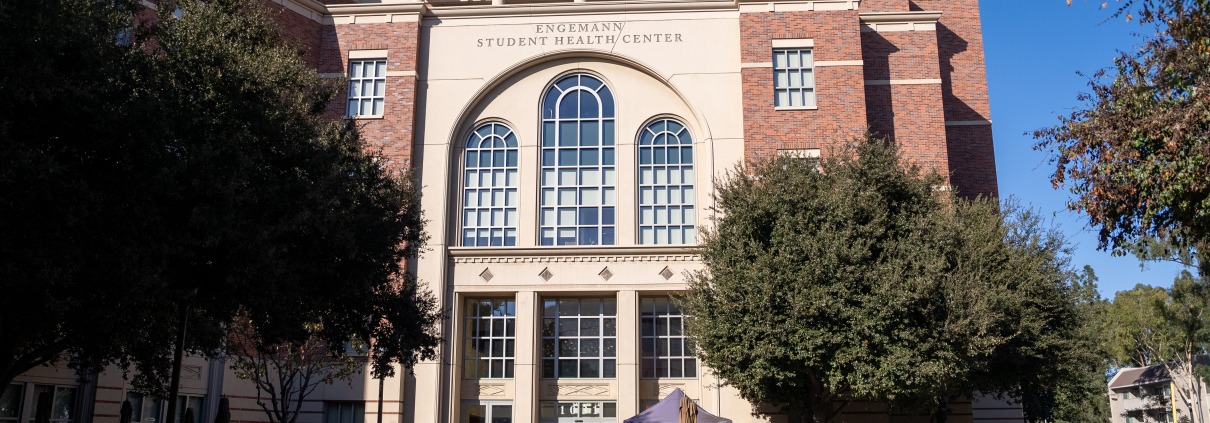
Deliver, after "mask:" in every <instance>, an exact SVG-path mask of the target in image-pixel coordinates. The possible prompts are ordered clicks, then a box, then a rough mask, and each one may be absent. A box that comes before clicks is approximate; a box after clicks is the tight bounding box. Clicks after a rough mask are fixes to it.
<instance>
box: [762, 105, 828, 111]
mask: <svg viewBox="0 0 1210 423" xmlns="http://www.w3.org/2000/svg"><path fill="white" fill-rule="evenodd" d="M773 110H776V111H779V112H780V111H786V110H819V106H793V107H791V106H774V107H773Z"/></svg>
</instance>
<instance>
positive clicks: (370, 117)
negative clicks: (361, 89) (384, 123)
mask: <svg viewBox="0 0 1210 423" xmlns="http://www.w3.org/2000/svg"><path fill="white" fill-rule="evenodd" d="M349 119H353V120H382V119H386V115H378V116H349Z"/></svg>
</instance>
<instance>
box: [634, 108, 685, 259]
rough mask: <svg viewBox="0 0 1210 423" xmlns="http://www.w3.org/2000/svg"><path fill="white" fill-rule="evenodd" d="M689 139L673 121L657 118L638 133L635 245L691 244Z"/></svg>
mask: <svg viewBox="0 0 1210 423" xmlns="http://www.w3.org/2000/svg"><path fill="white" fill-rule="evenodd" d="M694 180H695V179H694V175H693V138H692V137H691V136H690V135H689V129H688V128H686V127H685V125H684V124H682V123H680V122H678V121H676V120H675V119H657V120H655V121H654V122H651V124H649V125H647V127H646V128H643V130H642V131H641V132H639V243H640V244H692V243H694V242H695V241H696V239H697V232H696V228H695V226H694V223H695V222H697V216H696V212H695V210H694V207H693V203H694V199H695V195H696V194H695V192H694V187H693V181H694Z"/></svg>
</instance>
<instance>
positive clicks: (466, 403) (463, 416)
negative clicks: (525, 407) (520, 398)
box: [458, 400, 514, 423]
mask: <svg viewBox="0 0 1210 423" xmlns="http://www.w3.org/2000/svg"><path fill="white" fill-rule="evenodd" d="M474 406H482V407H483V411H484V413H483V420H482V422H481V423H496V422H502V423H512V421H513V409H514V408H513V402H512V401H477V400H462V411H461V412H459V413H458V414H459V416H458V421H459V422H460V423H472V422H471V419H470V411H471V408H472V407H474ZM500 407H508V417H501V416H497V415H496V413H497V412H498V411H500ZM502 418H503V419H507V420H500V419H502Z"/></svg>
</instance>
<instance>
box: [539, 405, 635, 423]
mask: <svg viewBox="0 0 1210 423" xmlns="http://www.w3.org/2000/svg"><path fill="white" fill-rule="evenodd" d="M617 419H618V404H617V403H616V402H613V401H558V402H556V401H541V402H539V403H538V421H539V422H540V423H555V422H558V423H564V422H567V423H571V422H584V423H603V422H616V421H617Z"/></svg>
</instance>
